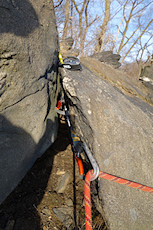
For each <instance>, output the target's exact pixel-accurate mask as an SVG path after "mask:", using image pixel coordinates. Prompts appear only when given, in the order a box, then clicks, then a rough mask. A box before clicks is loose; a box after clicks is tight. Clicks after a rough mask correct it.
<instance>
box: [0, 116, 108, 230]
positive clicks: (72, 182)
mask: <svg viewBox="0 0 153 230" xmlns="http://www.w3.org/2000/svg"><path fill="white" fill-rule="evenodd" d="M66 173H67V175H68V182H67V186H66V188H65V189H64V192H63V193H58V192H57V186H58V184H59V180H60V177H62V176H63V175H65V174H66ZM61 210H65V211H64V212H65V214H64V217H63V214H62V216H61V215H60V216H58V215H59V214H60V212H59V211H61ZM57 211H58V212H59V214H58V215H57ZM62 218H63V219H62ZM64 218H65V219H64ZM54 229H55V230H66V229H70V230H72V229H85V215H84V181H83V180H81V179H80V178H79V173H78V166H77V165H76V162H75V159H74V157H73V153H72V150H71V145H70V141H69V136H68V128H67V125H66V123H65V121H64V120H62V122H60V126H59V132H58V137H57V140H56V142H55V143H54V144H53V145H52V146H51V148H49V149H48V150H47V151H46V153H45V154H44V155H43V156H42V157H41V158H39V159H38V160H37V161H36V163H35V164H34V166H33V167H32V169H31V170H30V171H29V172H28V173H27V175H26V176H25V177H24V179H23V180H22V181H21V183H20V184H19V185H18V186H17V188H16V189H15V190H14V191H13V192H12V193H11V194H10V195H9V197H8V198H7V199H6V200H5V201H4V202H3V203H2V204H1V206H0V230H54ZM93 229H95V230H96V229H97V230H106V226H105V223H104V220H103V219H102V216H101V215H100V214H99V213H98V212H97V211H96V209H95V208H94V206H93Z"/></svg>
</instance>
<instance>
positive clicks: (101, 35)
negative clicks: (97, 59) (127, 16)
mask: <svg viewBox="0 0 153 230" xmlns="http://www.w3.org/2000/svg"><path fill="white" fill-rule="evenodd" d="M110 6H111V1H110V0H106V1H105V16H104V20H103V23H102V26H101V30H100V33H99V35H98V43H97V45H96V48H95V52H100V51H102V49H103V45H104V38H105V34H106V30H107V25H108V22H109V20H110Z"/></svg>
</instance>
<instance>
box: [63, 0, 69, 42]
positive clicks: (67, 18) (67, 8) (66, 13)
mask: <svg viewBox="0 0 153 230" xmlns="http://www.w3.org/2000/svg"><path fill="white" fill-rule="evenodd" d="M69 14H70V0H66V9H65V21H64V29H63V35H62V39H65V38H66V37H67V32H68V26H69V19H70V15H69Z"/></svg>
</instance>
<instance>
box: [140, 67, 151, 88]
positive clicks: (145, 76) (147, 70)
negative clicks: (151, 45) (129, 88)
mask: <svg viewBox="0 0 153 230" xmlns="http://www.w3.org/2000/svg"><path fill="white" fill-rule="evenodd" d="M139 80H140V81H142V82H143V84H144V85H145V86H146V87H148V88H151V89H152V90H153V63H152V64H151V65H148V66H145V67H144V68H143V69H142V71H141V74H140V77H139Z"/></svg>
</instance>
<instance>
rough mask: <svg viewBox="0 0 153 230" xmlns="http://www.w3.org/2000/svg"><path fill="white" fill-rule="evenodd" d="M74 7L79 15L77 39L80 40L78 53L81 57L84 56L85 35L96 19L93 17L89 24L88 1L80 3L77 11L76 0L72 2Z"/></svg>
mask: <svg viewBox="0 0 153 230" xmlns="http://www.w3.org/2000/svg"><path fill="white" fill-rule="evenodd" d="M72 1H73V3H74V6H75V9H76V11H77V13H78V15H79V39H80V51H81V55H83V54H84V45H85V40H86V35H87V31H88V29H89V27H90V26H91V25H92V24H93V23H94V22H95V21H96V20H97V17H95V18H94V19H93V20H92V21H90V22H89V17H88V6H89V2H90V0H84V1H83V2H82V7H81V9H80V10H79V7H78V5H77V3H76V0H72Z"/></svg>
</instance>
